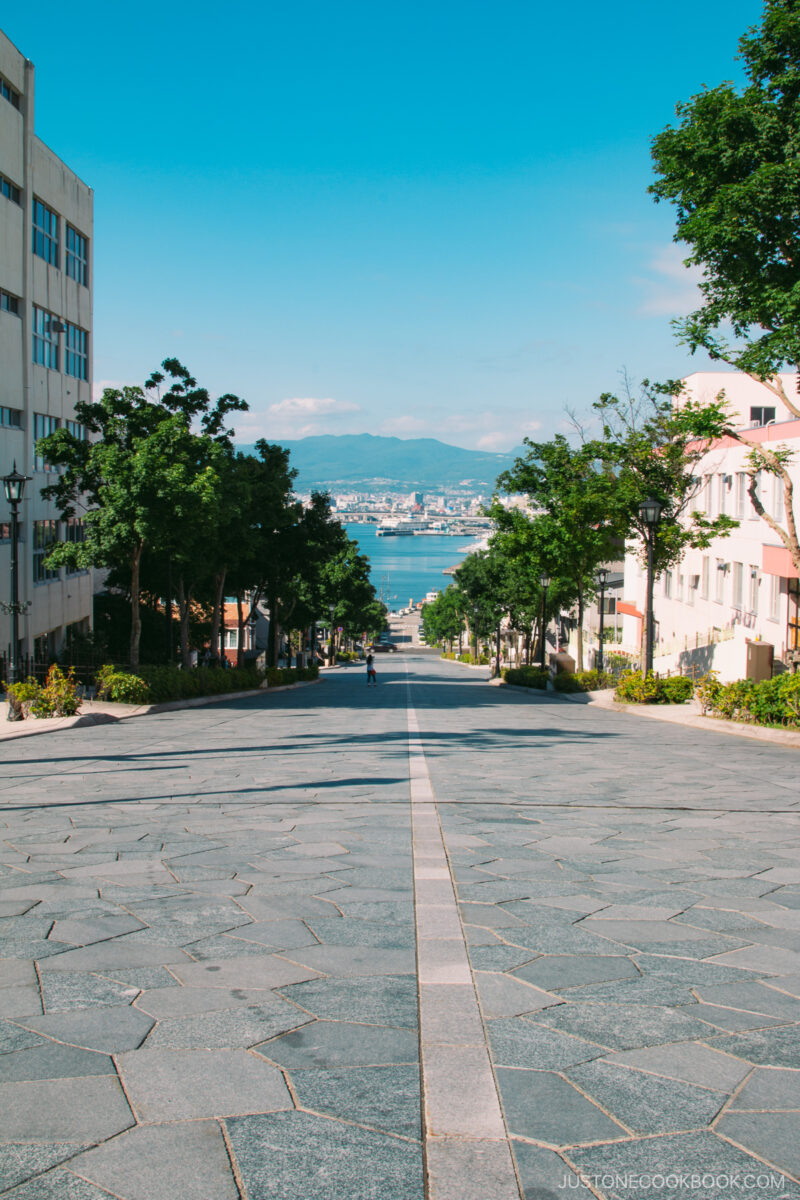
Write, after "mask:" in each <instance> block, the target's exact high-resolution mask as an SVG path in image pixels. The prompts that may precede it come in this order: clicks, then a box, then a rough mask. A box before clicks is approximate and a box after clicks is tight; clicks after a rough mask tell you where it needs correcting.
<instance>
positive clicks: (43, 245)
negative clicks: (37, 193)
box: [33, 197, 60, 267]
mask: <svg viewBox="0 0 800 1200" xmlns="http://www.w3.org/2000/svg"><path fill="white" fill-rule="evenodd" d="M33 253H34V254H38V255H39V258H43V259H44V260H45V262H49V263H50V265H51V266H52V267H57V266H59V265H60V257H59V246H58V214H57V213H54V212H53V210H52V209H51V208H48V207H47V205H46V204H43V203H42V201H41V200H37V199H36V198H35V197H34V201H33Z"/></svg>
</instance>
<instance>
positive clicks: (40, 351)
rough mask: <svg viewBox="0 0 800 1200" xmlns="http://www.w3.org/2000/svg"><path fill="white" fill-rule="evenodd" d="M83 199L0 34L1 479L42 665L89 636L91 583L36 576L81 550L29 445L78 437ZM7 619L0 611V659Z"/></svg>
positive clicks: (88, 280)
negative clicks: (69, 545)
mask: <svg viewBox="0 0 800 1200" xmlns="http://www.w3.org/2000/svg"><path fill="white" fill-rule="evenodd" d="M92 220H93V192H92V189H91V188H89V187H87V186H86V184H85V183H83V182H82V181H81V180H80V179H79V178H78V177H77V175H75V173H74V172H73V171H71V170H70V169H69V167H67V166H66V165H65V164H64V163H63V162H62V161H61V159H60V158H58V157H57V156H56V155H55V154H54V153H53V152H52V150H50V149H49V148H48V147H47V146H45V145H44V143H43V142H41V141H40V140H39V138H37V137H36V135H35V133H34V67H33V63H31V62H29V61H28V59H26V58H25V56H24V55H23V54H21V53H20V52H19V50H17V49H16V47H15V46H14V45H12V43H11V42H10V41H9V40H8V38H7V37H5V35H4V34H3V33H2V32H0V475H7V474H8V473H9V472H10V471H11V470H12V467H13V464H14V463H15V462H16V465H17V469H18V470H19V471H21V472H23V473H24V474H25V475H28V476H30V477H31V478H30V481H29V482H28V483H27V484H26V485H25V494H24V499H23V502H22V505H21V506H20V510H19V512H20V546H19V594H20V601H21V602H22V603H25V602H29V607H28V609H27V611H26V612H25V613H24V614H23V615H22V616H21V617H20V623H19V629H20V646H19V651H20V653H21V654H23V655H32V654H36V656H37V658H38V659H39V660H40V661H45V660H47V659H48V658H50V657H52V656H53V654H55V653H56V652H57V651H58V649H59V648H60V646H61V644H62V643H63V641H64V639H65V638H67V637H69V636H70V635H71V634H72V633H73V632H75V631H78V630H88V629H89V627H90V625H91V620H92V594H93V590H94V572H92V571H80V572H75V573H71V572H68V571H66V570H65V569H64V568H62V569H61V570H58V571H52V570H48V569H47V567H46V566H45V565H44V559H45V556H46V552H47V546H48V543H49V542H50V541H52V540H53V539H57V538H60V539H62V540H63V539H68V538H70V539H80V538H81V536H82V524H81V522H80V520H79V519H76V520H74V521H69V522H60V521H59V520H58V513H57V512H56V511H55V509H54V508H53V506H52V504H49V503H48V502H46V501H45V500H43V499H42V497H41V489H42V488H43V487H44V486H46V485H47V483H48V482H50V481H51V479H52V477H53V476H52V469H51V468H49V467H48V464H47V463H46V462H44V461H42V459H41V458H37V456H36V453H35V449H34V447H35V443H36V439H37V438H39V437H42V436H44V435H45V434H47V433H50V432H52V431H53V430H54V429H57V428H59V427H62V426H66V427H68V428H71V429H72V430H73V432H75V433H76V434H78V435H79V436H80V435H82V432H83V431H82V430H81V429H80V428H79V427H78V426H77V424H76V421H75V405H76V403H77V402H78V401H80V400H88V399H90V397H91V388H92V251H93V243H92V232H93V230H92ZM10 562H11V542H10V509H9V507H8V504H7V502H6V499H5V495H4V494H3V491H2V489H0V599H2V600H3V601H6V602H7V601H9V600H10V593H9V578H10ZM10 639H11V618H10V616H9V615H8V614H7V613H6V612H3V611H2V610H1V609H0V654H2V655H6V656H7V655H8V652H9V648H10Z"/></svg>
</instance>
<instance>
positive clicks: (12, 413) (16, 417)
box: [0, 408, 22, 429]
mask: <svg viewBox="0 0 800 1200" xmlns="http://www.w3.org/2000/svg"><path fill="white" fill-rule="evenodd" d="M0 425H2V426H3V427H4V428H6V429H22V409H21V408H0Z"/></svg>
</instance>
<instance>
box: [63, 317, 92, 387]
mask: <svg viewBox="0 0 800 1200" xmlns="http://www.w3.org/2000/svg"><path fill="white" fill-rule="evenodd" d="M64 371H65V373H66V374H67V375H72V376H73V378H75V379H88V378H89V335H88V333H87V332H86V330H85V329H81V328H80V326H78V325H70V324H69V323H67V336H66V338H65V350H64Z"/></svg>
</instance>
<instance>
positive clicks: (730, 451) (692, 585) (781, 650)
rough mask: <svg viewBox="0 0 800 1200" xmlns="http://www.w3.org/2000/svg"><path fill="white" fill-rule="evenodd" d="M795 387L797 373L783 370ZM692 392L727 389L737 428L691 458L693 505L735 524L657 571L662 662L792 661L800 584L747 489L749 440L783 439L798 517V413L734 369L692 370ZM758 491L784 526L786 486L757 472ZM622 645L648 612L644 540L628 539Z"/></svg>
mask: <svg viewBox="0 0 800 1200" xmlns="http://www.w3.org/2000/svg"><path fill="white" fill-rule="evenodd" d="M781 380H782V382H783V384H784V387H785V388H786V390H787V393H788V394H789V395H797V379H796V377H795V376H793V375H783V376H781ZM685 382H686V386H687V391H688V393H689V395H691V396H692V398H693V399H696V400H699V401H710V400H713V399H714V397H715V396H717V395H718V393H719V392H720V391H724V392H725V397H726V399H727V400H728V403H729V405H730V408H731V409H732V411H733V413H734V414H735V415H734V420H733V422H732V424H733V426H734V427H735V428H736V429H737V432H740V433H741V436H742V437H744V438H746V439H747V442H748V443H750V445H749V446H748V445H743V444H742V443H741V442H739V441H737V440H735V439H733V438H724V439H722V440H720V441H718V442H715V443H713V444H712V445H711V446H710V447H709V448H708V450H707V452H706V453H705V455H704V456H703V458H702V459H701V460H700V462H699V463H698V464H697V466H696V467H695V475H696V480H697V488H696V494H695V499H694V503H693V505H692V507H693V509H694V510H695V511H698V512H700V513H703V514H705V515H707V516H709V517H717V516H719V515H721V514H727V515H728V516H730V517H733V518H734V519H735V520H737V521H738V522H739V525H738V528H737V529H735V530H733V532H732V533H731V534H730V535H729V536H728V537H724V538H717V539H715V540H714V542H713V543H712V544H711V545H710V546H709V547H708V548H707V549H704V550H689V551H687V552H686V554H685V555H684V556H683V558H682V560H681V562H680V563H679V564H678V565H677V566H674V567H673V568H672V569H671V570H668V571H665V572H663V574H662V575H661V576H660V577H659V578H658V579H657V580H656V582H655V588H654V602H653V610H654V617H655V622H656V630H655V633H656V641H655V644H654V664H653V665H654V669H655V670H656V671H673V672H674V671H678V670H680V671H683V672H684V673H686V672H690V671H692V670H694V671H695V672H696V673H702V672H704V671H705V670H715V671H717V672H718V673H719V676H720V678H721V679H722V680H723V681H725V682H728V681H731V680H733V679H743V678H746V677H747V676H748V675H749V676H751V677H753V678H760V677H763V676H764V675H765V674H768V673H769V671H768V664H769V663H770V661H772V662H773V664H774V666H775V667H777V669H778V670H780V669H781V668H782V667H791V666H793V665H794V663H795V662H796V660H797V656H798V653H799V652H800V607H799V605H800V590H799V589H800V583H799V581H798V572H797V570H796V568H795V567H794V566H793V564H792V560H791V555H790V554H789V551H788V550H787V549H786V548H785V547H784V546H783V544H782V543H781V541H780V538H779V537H778V535H777V534H776V533H775V531H774V530H773V529H772V528H771V527H770V526H769V525H768V524H767V522H766V521H765V520H763V519H762V518H761V517H759V516H758V514H757V513H756V511H755V509H754V507H753V504H752V502H751V500H750V496H749V494H748V487H749V483H750V476H749V474H748V463H747V457H748V454H749V452H750V447H751V446H756V447H758V446H764V447H765V448H769V447H777V446H782V447H786V448H788V449H789V450H792V451H794V452H795V457H794V458H793V460H792V461H791V463H790V465H789V471H790V474H791V476H792V480H793V483H794V487H795V504H794V508H795V515H796V516H799V517H800V420H797V419H794V418H792V417H791V416H790V414H789V412H788V410H787V409H786V408H785V407H784V406H783V405H782V404H781V402H780V400H779V399H778V398H777V397H775V396H773V395H772V394H771V393H770V392H769V391H768V389H767V388H765V387H764V386H763V385H762V384H759V383H757V382H756V381H754V380H751V379H750V378H748V377H747V376H744V375H738V374H734V373H728V372H702V373H698V374H695V375H691V376H689V377H688V378H687V380H686V381H685ZM758 495H759V498H760V499H761V502H762V504H763V505H764V507H765V509H766V510H767V512H769V513H770V514H771V515H772V516H773V517H774V518H775V520H776V521H777V522H778V524H779V525H780V526H781V527H782V528H785V522H786V513H785V511H784V496H783V486H782V483H781V481H780V480H779V479H778V478H777V477H776V476H774V475H771V474H768V473H766V472H761V473H760V475H759V478H758ZM623 595H624V600H623V601H622V602H621V604H620V606H619V608H620V610H621V611H622V613H623V614H624V632H623V644H624V646H625V647H626V649H629V650H631V651H633V652H634V653H637V652H638V648H639V645H640V642H641V630H642V621H643V619H644V611H645V603H646V600H645V597H646V570H645V567H644V565H643V561H642V555H641V546H640V545H630V546H629V547H628V553H627V555H626V560H625V582H624V591H623Z"/></svg>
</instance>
